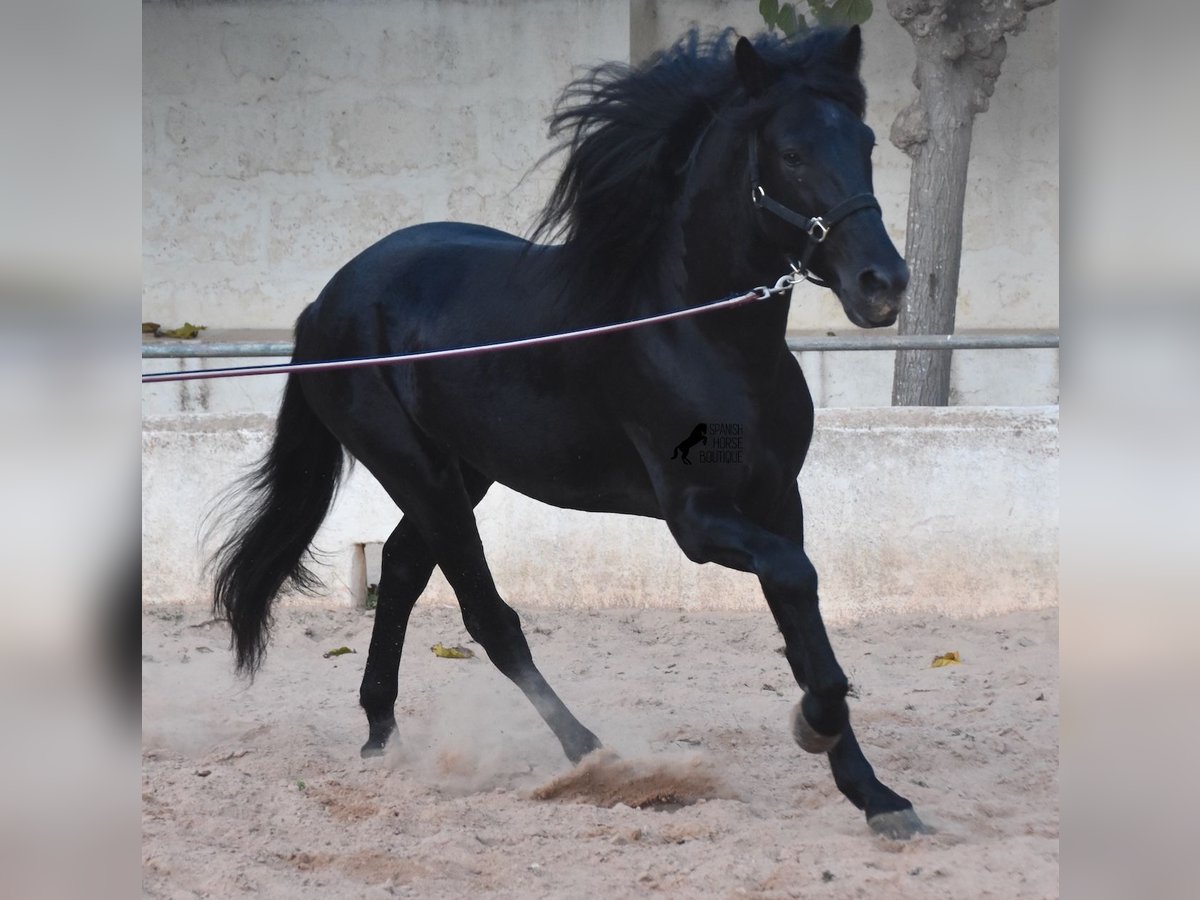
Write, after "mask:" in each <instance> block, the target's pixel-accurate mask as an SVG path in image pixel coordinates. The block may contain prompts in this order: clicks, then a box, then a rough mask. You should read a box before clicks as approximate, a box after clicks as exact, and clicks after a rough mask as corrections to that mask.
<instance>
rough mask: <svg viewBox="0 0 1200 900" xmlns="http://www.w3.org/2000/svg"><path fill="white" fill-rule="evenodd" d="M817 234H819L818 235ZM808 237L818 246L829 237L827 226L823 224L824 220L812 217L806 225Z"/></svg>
mask: <svg viewBox="0 0 1200 900" xmlns="http://www.w3.org/2000/svg"><path fill="white" fill-rule="evenodd" d="M818 232H820V233H819V234H818ZM808 236H809V237H810V238H812V239H813V240H815V241H816V242H817V243H818V244H819V243H821V241H823V240H825V238H827V237H829V226H828V225H826V224H825V220H824V219H822V218H821V217H820V216H814V217H813V219H812V221H811V222H809V223H808Z"/></svg>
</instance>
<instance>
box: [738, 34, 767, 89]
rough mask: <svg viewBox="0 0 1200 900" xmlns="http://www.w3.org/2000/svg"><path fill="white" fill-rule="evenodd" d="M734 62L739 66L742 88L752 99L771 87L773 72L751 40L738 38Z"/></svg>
mask: <svg viewBox="0 0 1200 900" xmlns="http://www.w3.org/2000/svg"><path fill="white" fill-rule="evenodd" d="M733 60H734V62H735V63H736V64H737V73H738V78H739V79H741V82H742V87H744V88H745V89H746V93H747V94H749V95H750V96H751V97H757V96H758V95H759V94H761V93H762V92H763V91H765V90H766V89H767V88H768V87H769V86H770V84H771V80H772V79H771V70H770V68H769V67H768V66H767V63H766V61H765V60H764V59H763V58H762V57H761V56H759V55H758V51H757V50H755V49H754V45H753V44H752V43H750V41H749V40H747V39H746V38H744V37H740V38H738V42H737V46H736V47H735V48H734V50H733Z"/></svg>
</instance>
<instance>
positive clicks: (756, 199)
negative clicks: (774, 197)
mask: <svg viewBox="0 0 1200 900" xmlns="http://www.w3.org/2000/svg"><path fill="white" fill-rule="evenodd" d="M766 196H767V189H766V188H764V187H763V186H762V185H761V184H756V185H755V186H754V187H753V188H751V189H750V202H751V203H753V204H754V205H755V206H758V205H759V204H760V203H761V202H762V200H763V198H764V197H766Z"/></svg>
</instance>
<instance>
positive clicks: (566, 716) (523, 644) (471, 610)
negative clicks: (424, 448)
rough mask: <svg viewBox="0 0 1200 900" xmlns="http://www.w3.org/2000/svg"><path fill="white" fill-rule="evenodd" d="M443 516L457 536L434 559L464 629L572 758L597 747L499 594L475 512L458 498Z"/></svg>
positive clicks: (515, 615)
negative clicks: (454, 596) (455, 598)
mask: <svg viewBox="0 0 1200 900" xmlns="http://www.w3.org/2000/svg"><path fill="white" fill-rule="evenodd" d="M443 510H444V512H443V516H448V515H451V514H453V516H454V518H455V519H456V520H457V524H456V528H455V531H456V532H457V535H458V537H457V540H455V541H453V542H447V543H445V544H443V545H442V546H441V547H439V551H438V564H439V565H440V566H441V567H442V572H443V573H444V574H445V575H446V579H447V580H448V581H449V582H450V584H451V585H452V586H453V588H454V591H455V594H457V596H458V603H459V606H460V607H461V608H462V616H463V624H464V625H466V627H467V632H468V633H469V634H470V635H471V637H472V638H474V639H475V640H476V641H478V642H479V643H480V644H481V645H482V646H483V648H484V650H486V651H487V655H488V658H489V659H490V660H491V661H492V663H493V664H494V665H495V666H496V668H497V669H499V670H500V671H501V672H502V673H503V674H504V675H505V676H507V677H508V678H509V679H510V680H511V681H512V682H513V683H514V684H515V685H516V686H517V687H519V688H520V689H521V690H522V691H523V692H524V694H525V696H526V697H528V698H529V701H530V702H531V703H532V704H533V706H534V708H535V709H536V710H537V711H538V713H539V714H540V715H541V717H542V718H543V719H544V720H545V722H546V724H547V725H549V726H550V730H551V731H553V732H554V735H555V737H557V738H558V740H559V743H561V744H562V748H563V752H564V753H565V754H566V755H567V758H568V759H569V760H571V762H579V760H580V759H582V758H583V757H584V756H585V755H587V754H588V753H591V752H592V751H593V750H596V749H598V748H599V747H600V741H599V740H598V739H597V738H596V736H595V735H594V734H592V732H590V731H589V730H588V729H587V728H585V727H584V726H583V725H581V724H580V722H579V720H578V719H576V718H575V716H574V715H572V713H571V711H570V710H569V709H567V707H566V705H565V704H564V703H563V702H562V700H560V699H559V698H558V695H557V694H556V693H555V692H554V690H553V689H552V688H551V687H550V685H549V684H548V683H547V682H546V679H545V678H544V677H542V673H541V672H540V671H538V668H537V666H536V665H534V662H533V655H532V653H531V652H530V650H529V643H528V642H527V641H526V639H525V633H524V631H522V629H521V620H520V617H518V615H517V613H516V611H515V610H513V608H512V607H510V606H509V605H508V604H507V603H505V602H504V600H503V599H501V597H500V594H499V592H498V591H497V590H496V585H495V582H494V581H493V580H492V574H491V571H490V570H489V569H488V566H487V562H486V560H485V559H484V556H483V545H482V544H481V542H480V540H479V532H478V530H477V529H476V525H475V518H474V516H473V515H472V514H471V511H470V509H469V508H467V507H465V506H464V505H462V504H458V505H457V506H456V508H455V509H454V510H453V513H451V511H450V510H449V509H446V508H445V507H443Z"/></svg>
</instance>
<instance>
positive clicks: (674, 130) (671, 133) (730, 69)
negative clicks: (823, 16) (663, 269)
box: [534, 29, 866, 302]
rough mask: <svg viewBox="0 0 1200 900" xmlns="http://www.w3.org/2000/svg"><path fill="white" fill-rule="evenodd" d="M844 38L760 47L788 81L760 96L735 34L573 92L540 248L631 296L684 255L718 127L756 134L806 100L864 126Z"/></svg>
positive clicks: (695, 39) (822, 34)
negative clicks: (745, 72)
mask: <svg viewBox="0 0 1200 900" xmlns="http://www.w3.org/2000/svg"><path fill="white" fill-rule="evenodd" d="M844 35H845V31H844V30H842V29H819V30H814V31H813V32H810V33H809V34H808V35H807V36H806V37H805V38H804V39H802V40H787V39H783V38H779V37H776V36H774V35H771V34H762V35H759V36H758V37H756V38H755V39H754V45H755V49H756V50H758V52H759V55H760V56H761V57H762V58H763V59H764V60H765V61H766V62H767V63H768V65H769V66H770V68H771V70H772V72H773V74H774V75H775V76H776V80H775V82H774V83H773V85H772V86H771V87H770V89H768V90H766V91H764V92H763V93H762V94H761V95H760V96H757V97H750V96H749V95H748V93H747V92H746V91H745V90H744V89H743V88H742V86H741V84H740V82H739V79H738V76H737V72H736V68H735V65H734V52H733V51H734V44H735V42H736V37H737V35H736V33H735V32H734V31H733V30H732V29H729V30H725V31H723V32H720V33H718V34H715V35H712V36H709V37H701V35H700V33H699V32H698V31H697V30H695V29H693V30H692V31H690V32H688V33H687V34H686V35H684V37H683V38H681V39H680V40H679V41H678V42H677V43H676V44H675V45H674V46H673V47H671V48H669V49H667V50H663V51H660V52H659V53H656V54H655V55H654V56H652V57H651V58H650V59H649V60H647V61H646V62H645V63H643V64H641V65H639V66H630V65H627V64H623V63H605V64H602V65H599V66H596V67H595V68H593V69H591V70H590V71H589V72H588V73H587V74H585V75H584V76H582V77H580V78H578V79H576V80H575V81H573V82H571V83H570V84H569V85H568V86H567V87H566V89H565V90H564V91H563V93H562V95H561V97H560V98H559V101H558V103H557V105H556V107H555V111H554V114H553V115H552V116H551V118H550V137H551V138H557V139H559V143H558V145H557V146H556V147H555V149H554V150H553V151H551V154H550V155H551V156H552V155H554V154H556V153H558V152H563V151H565V152H566V153H567V159H566V163H565V164H564V166H563V170H562V174H561V175H560V176H559V179H558V183H557V184H556V185H555V188H554V191H553V193H552V194H551V195H550V198H549V200H548V201H547V203H546V206H545V208H544V209H543V211H542V213H541V215H540V217H539V219H538V221H537V223H536V227H535V229H534V237H535V239H537V240H559V241H562V242H563V243H564V244H565V248H564V250H565V254H564V255H565V259H564V264H565V265H566V266H568V267H570V268H571V269H572V270H573V272H574V274H575V276H576V277H577V278H582V279H585V280H584V281H583V283H585V284H589V285H595V286H597V287H599V286H600V285H608V286H612V287H613V288H614V289H618V290H619V289H623V288H625V287H627V286H628V283H629V280H630V279H632V278H635V277H637V274H636V273H635V270H638V271H640V272H641V273H642V274H643V275H645V274H647V273H650V272H654V273H657V272H658V270H659V269H660V266H661V264H662V263H663V262H665V260H664V259H663V257H664V256H667V255H677V251H678V250H679V249H680V248H678V247H677V246H672V241H677V240H678V235H679V224H680V222H679V219H680V214H681V212H682V211H683V210H685V209H686V208H687V201H688V194H689V190H688V181H687V176H688V175H689V173H690V171H691V169H692V166H693V164H694V162H695V159H696V155H697V153H698V151H699V149H700V145H701V142H702V141H703V139H704V136H705V135H706V134H707V131H708V129H709V128H710V126H711V125H712V124H713V123H714V121H717V120H719V121H721V122H722V123H724V124H726V125H728V126H731V127H733V128H735V129H739V130H742V131H746V130H748V129H749V128H750V127H752V126H754V125H756V124H757V123H759V122H760V121H762V119H764V118H765V117H766V116H767V115H768V114H769V113H770V112H771V111H773V110H774V109H776V108H778V106H779V105H780V104H781V103H783V102H785V101H786V100H787V99H788V98H789V97H794V96H795V95H796V92H797V91H807V92H810V93H813V94H819V95H823V96H827V97H830V98H832V99H834V100H836V101H838V102H840V103H843V104H845V105H846V106H847V107H848V108H850V109H851V110H853V111H854V113H855V114H856V115H857V116H859V117H860V118H861V117H862V116H863V114H864V110H865V107H866V91H865V89H864V87H863V84H862V81H861V80H860V79H859V78H858V76H857V74H855V73H854V72H853V71H851V70H849V69H847V68H846V67H844V66H839V65H838V64H837V60H836V59H835V58H834V55H835V54H836V52H837V47H838V46H839V43H840V41H841V39H842V38H843V37H844ZM672 251H676V253H674V254H672ZM589 276H595V277H589ZM601 293H603V290H601ZM597 299H600V298H597ZM601 302H602V301H601Z"/></svg>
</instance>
